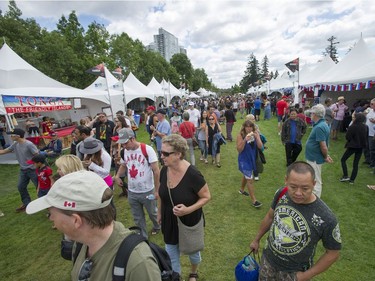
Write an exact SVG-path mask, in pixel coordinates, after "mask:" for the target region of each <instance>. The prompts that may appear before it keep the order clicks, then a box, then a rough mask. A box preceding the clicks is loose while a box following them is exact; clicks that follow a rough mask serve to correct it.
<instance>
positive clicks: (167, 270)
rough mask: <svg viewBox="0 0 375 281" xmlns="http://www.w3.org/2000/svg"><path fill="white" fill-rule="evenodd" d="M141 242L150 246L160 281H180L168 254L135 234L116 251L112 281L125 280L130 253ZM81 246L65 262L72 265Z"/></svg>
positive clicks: (125, 240)
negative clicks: (158, 270)
mask: <svg viewBox="0 0 375 281" xmlns="http://www.w3.org/2000/svg"><path fill="white" fill-rule="evenodd" d="M129 229H130V230H132V229H133V230H134V229H138V227H136V226H134V227H130V228H129ZM71 242H73V241H71ZM141 242H146V243H147V244H148V245H149V246H150V248H151V252H152V254H153V256H154V257H155V259H156V261H157V263H158V266H159V269H160V275H161V280H165V281H180V274H179V273H178V272H175V271H173V270H172V263H171V259H170V257H169V255H168V253H167V252H166V251H165V250H164V249H163V248H161V247H160V246H158V245H156V244H154V243H152V242H149V241H148V240H147V239H146V238H145V237H143V236H142V235H140V234H138V233H135V232H133V233H131V234H129V235H128V236H126V237H125V238H124V240H123V241H122V242H121V245H120V247H119V248H118V250H117V253H116V257H115V261H114V263H113V270H112V280H113V281H124V280H125V276H126V266H127V264H128V261H129V257H130V254H131V253H132V251H133V249H134V248H135V247H136V246H137V245H138V244H139V243H141ZM73 243H74V242H73ZM82 246H83V244H82V243H78V242H77V243H76V248H75V251H74V252H73V254H71V255H70V257H69V258H65V257H64V258H65V259H67V260H73V264H74V263H75V261H76V259H77V257H78V254H79V252H80V251H81V248H82Z"/></svg>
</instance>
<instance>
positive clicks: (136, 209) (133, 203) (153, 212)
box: [128, 190, 160, 238]
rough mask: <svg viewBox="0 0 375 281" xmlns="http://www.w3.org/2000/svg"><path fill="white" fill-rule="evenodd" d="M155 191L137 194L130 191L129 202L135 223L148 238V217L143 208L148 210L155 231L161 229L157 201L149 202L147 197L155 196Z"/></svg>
mask: <svg viewBox="0 0 375 281" xmlns="http://www.w3.org/2000/svg"><path fill="white" fill-rule="evenodd" d="M153 193H154V190H152V191H149V192H145V193H135V192H131V191H130V190H128V202H129V206H130V210H131V212H132V215H133V219H134V223H135V224H136V225H137V226H138V227H139V228H140V229H141V231H142V235H143V236H144V237H146V238H148V233H147V225H146V217H145V212H144V209H143V207H145V208H146V211H147V213H148V217H149V218H150V220H151V221H152V223H153V228H154V229H160V225H159V224H158V222H157V201H156V200H149V199H147V198H146V196H148V195H150V194H153Z"/></svg>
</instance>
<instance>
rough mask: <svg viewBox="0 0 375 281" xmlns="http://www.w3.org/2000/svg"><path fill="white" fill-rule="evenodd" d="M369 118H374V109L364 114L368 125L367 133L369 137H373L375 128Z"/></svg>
mask: <svg viewBox="0 0 375 281" xmlns="http://www.w3.org/2000/svg"><path fill="white" fill-rule="evenodd" d="M371 118H374V119H375V110H372V109H371V110H370V112H369V113H367V115H366V125H367V126H368V135H369V136H370V137H373V136H374V134H375V130H374V123H372V122H371V121H370V119H371Z"/></svg>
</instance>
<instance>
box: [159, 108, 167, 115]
mask: <svg viewBox="0 0 375 281" xmlns="http://www.w3.org/2000/svg"><path fill="white" fill-rule="evenodd" d="M156 113H160V114H163V115H165V114H167V112H166V111H165V110H164V109H158V111H156Z"/></svg>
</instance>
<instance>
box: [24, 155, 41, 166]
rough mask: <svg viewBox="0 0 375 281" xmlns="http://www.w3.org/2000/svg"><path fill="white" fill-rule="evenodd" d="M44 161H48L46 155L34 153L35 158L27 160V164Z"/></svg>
mask: <svg viewBox="0 0 375 281" xmlns="http://www.w3.org/2000/svg"><path fill="white" fill-rule="evenodd" d="M44 162H46V157H45V156H44V155H42V154H37V155H34V156H33V158H31V159H30V160H27V161H26V163H27V164H34V163H44Z"/></svg>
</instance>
